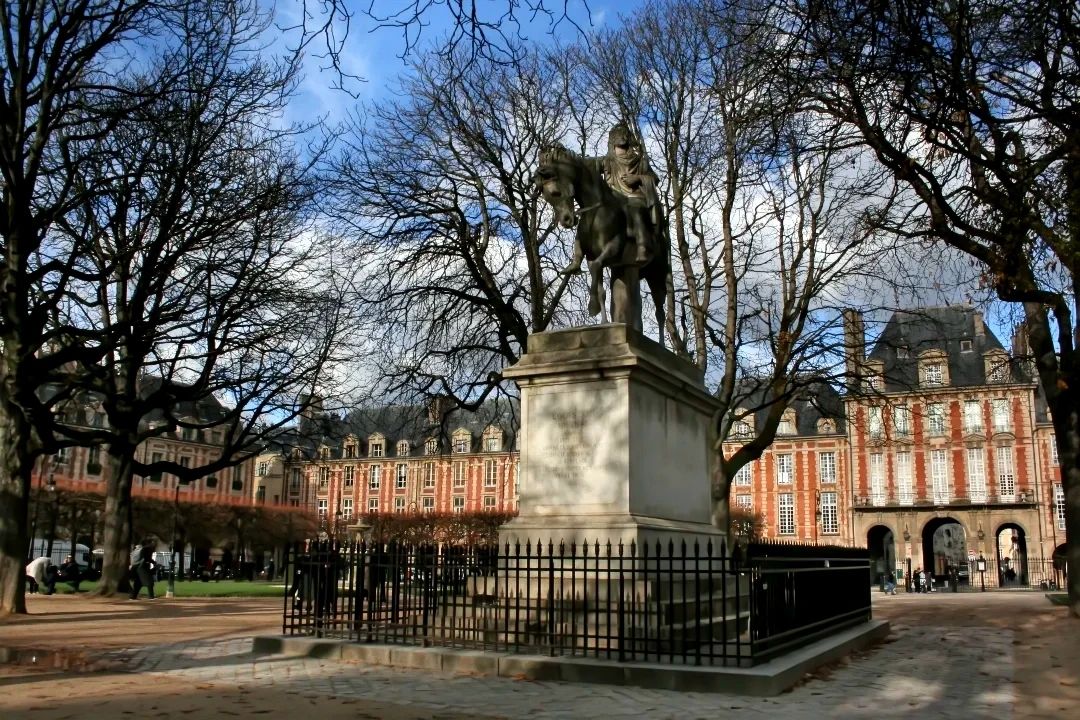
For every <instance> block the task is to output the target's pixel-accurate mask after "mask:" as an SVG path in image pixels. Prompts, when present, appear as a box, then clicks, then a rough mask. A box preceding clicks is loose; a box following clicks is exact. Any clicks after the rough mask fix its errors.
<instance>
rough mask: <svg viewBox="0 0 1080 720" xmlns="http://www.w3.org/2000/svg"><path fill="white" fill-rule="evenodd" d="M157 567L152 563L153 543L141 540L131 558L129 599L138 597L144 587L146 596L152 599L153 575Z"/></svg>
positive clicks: (148, 540) (149, 540)
mask: <svg viewBox="0 0 1080 720" xmlns="http://www.w3.org/2000/svg"><path fill="white" fill-rule="evenodd" d="M156 572H157V566H156V563H155V562H154V541H153V540H151V539H150V538H147V539H146V540H143V543H142V545H141V546H140V547H139V548H137V549H136V550H135V553H134V554H133V555H132V557H131V599H132V600H135V599H137V598H138V597H139V590H141V589H142V588H143V586H146V595H147V597H149V598H150V599H151V600H153V599H154V575H155V574H156Z"/></svg>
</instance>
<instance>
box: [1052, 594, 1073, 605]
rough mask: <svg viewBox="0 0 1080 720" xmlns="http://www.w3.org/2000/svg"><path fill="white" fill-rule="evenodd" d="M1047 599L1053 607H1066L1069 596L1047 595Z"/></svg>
mask: <svg viewBox="0 0 1080 720" xmlns="http://www.w3.org/2000/svg"><path fill="white" fill-rule="evenodd" d="M1046 597H1047V599H1048V600H1049V601H1050V602H1052V603H1054V604H1055V605H1068V604H1069V594H1068V593H1047V594H1046Z"/></svg>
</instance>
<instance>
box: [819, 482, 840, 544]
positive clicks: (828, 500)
mask: <svg viewBox="0 0 1080 720" xmlns="http://www.w3.org/2000/svg"><path fill="white" fill-rule="evenodd" d="M821 532H822V533H824V534H825V535H835V534H837V533H839V532H840V518H839V515H838V513H837V510H836V493H834V492H823V493H821Z"/></svg>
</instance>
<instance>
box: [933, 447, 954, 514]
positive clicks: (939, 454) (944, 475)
mask: <svg viewBox="0 0 1080 720" xmlns="http://www.w3.org/2000/svg"><path fill="white" fill-rule="evenodd" d="M930 485H931V488H932V490H933V494H934V502H935V503H937V504H939V505H941V504H944V503H947V502H949V465H948V461H947V454H946V451H945V450H931V451H930Z"/></svg>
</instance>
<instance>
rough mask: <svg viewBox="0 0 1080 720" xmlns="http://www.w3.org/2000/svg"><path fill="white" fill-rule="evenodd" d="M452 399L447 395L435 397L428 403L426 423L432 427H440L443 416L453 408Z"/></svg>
mask: <svg viewBox="0 0 1080 720" xmlns="http://www.w3.org/2000/svg"><path fill="white" fill-rule="evenodd" d="M452 403H453V398H452V397H450V396H449V395H436V396H434V397H433V398H431V400H429V401H428V422H429V423H430V424H432V425H440V424H442V421H443V416H444V415H446V413H448V412H450V409H451V408H452V407H453V404H452Z"/></svg>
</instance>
